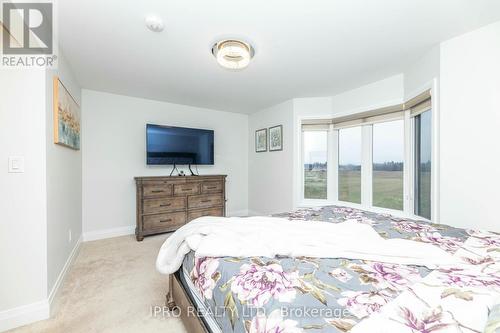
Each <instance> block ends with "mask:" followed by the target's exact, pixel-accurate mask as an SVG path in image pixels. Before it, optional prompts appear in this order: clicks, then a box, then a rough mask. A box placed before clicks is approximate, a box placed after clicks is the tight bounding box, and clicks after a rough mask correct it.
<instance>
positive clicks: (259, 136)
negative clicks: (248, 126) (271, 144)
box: [255, 128, 267, 153]
mask: <svg viewBox="0 0 500 333" xmlns="http://www.w3.org/2000/svg"><path fill="white" fill-rule="evenodd" d="M265 151H267V128H263V129H259V130H256V131H255V152H256V153H263V152H265Z"/></svg>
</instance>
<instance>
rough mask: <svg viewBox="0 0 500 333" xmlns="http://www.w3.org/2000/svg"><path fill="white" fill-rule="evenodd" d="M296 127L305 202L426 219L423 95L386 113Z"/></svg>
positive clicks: (427, 149) (427, 129)
mask: <svg viewBox="0 0 500 333" xmlns="http://www.w3.org/2000/svg"><path fill="white" fill-rule="evenodd" d="M315 122H316V123H315ZM302 124H303V125H302V159H303V173H302V175H303V199H304V200H305V203H307V200H314V201H315V202H316V201H323V202H324V203H325V204H340V205H342V204H345V205H351V204H352V205H355V206H359V207H362V208H368V209H369V208H373V209H374V210H382V211H384V210H387V211H401V212H404V213H405V214H407V215H416V216H420V217H423V218H426V219H431V212H432V207H431V206H432V200H431V197H432V184H431V183H432V181H431V179H432V177H431V166H432V162H431V161H432V150H433V146H432V144H433V141H432V111H431V102H430V93H429V92H426V93H425V94H422V95H421V96H417V98H415V100H413V101H409V102H407V103H406V104H401V105H397V106H394V107H391V108H385V109H383V110H374V111H367V112H363V113H361V114H354V115H348V116H343V117H339V118H334V119H321V120H312V119H308V120H304V121H303V123H302Z"/></svg>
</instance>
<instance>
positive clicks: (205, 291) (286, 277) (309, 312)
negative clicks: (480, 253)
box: [183, 206, 500, 333]
mask: <svg viewBox="0 0 500 333" xmlns="http://www.w3.org/2000/svg"><path fill="white" fill-rule="evenodd" d="M275 216H279V217H285V218H288V219H290V220H308V221H311V223H314V222H313V221H329V222H332V223H339V222H343V221H345V220H347V219H356V220H357V221H358V222H359V223H366V224H369V225H371V226H373V228H374V229H375V230H376V231H377V232H378V233H379V234H380V235H381V236H382V237H384V238H404V239H411V240H416V241H420V242H426V243H430V244H433V245H435V246H439V247H440V248H442V249H443V250H445V251H448V252H450V253H452V254H455V252H457V250H459V249H462V246H463V244H464V243H465V241H466V240H467V239H469V238H470V237H476V238H477V241H478V243H481V244H483V245H484V246H483V247H484V248H486V250H485V251H486V252H488V251H496V252H498V251H500V237H496V238H495V237H491V236H492V235H493V236H496V234H491V233H490V234H488V235H486V234H483V233H480V232H477V231H472V230H464V229H458V228H453V227H449V226H445V225H435V224H431V223H427V222H423V221H415V220H409V219H402V218H398V217H394V216H391V215H386V214H376V213H372V212H367V211H362V210H358V209H353V208H347V207H339V206H326V207H321V208H307V209H300V210H298V211H295V212H292V213H286V214H279V215H275ZM484 260H485V259H484V257H481V258H478V257H474V256H470V258H469V261H470V264H474V261H476V263H477V264H485V263H484V262H483V261H484ZM486 264H487V263H486ZM183 269H185V270H186V271H187V272H189V273H190V278H191V281H192V282H193V284H194V286H195V288H196V289H197V291H198V294H199V295H200V296H201V298H202V299H203V300H204V302H205V305H206V306H207V308H208V309H209V311H210V315H212V316H213V317H215V319H216V321H217V323H218V324H219V326H220V327H221V330H222V332H237V333H271V332H272V333H296V332H348V331H350V330H351V329H352V328H353V327H354V326H355V325H357V324H358V323H359V322H360V321H362V320H363V319H365V318H368V317H369V316H370V315H371V314H372V313H378V312H380V311H381V309H383V308H384V305H386V304H388V303H391V301H393V300H394V299H395V298H397V297H398V296H399V295H401V294H403V293H404V292H408V291H409V290H411V286H413V285H415V284H416V283H418V282H420V281H422V280H423V279H425V277H426V276H428V275H429V274H430V273H431V272H432V271H431V270H429V269H427V268H425V267H420V266H408V265H397V264H388V263H381V262H372V261H363V260H349V259H343V258H338V259H318V258H307V257H302V258H289V257H279V258H265V257H253V258H233V257H222V258H207V257H201V258H198V257H195V256H194V254H193V253H190V254H189V255H188V256H186V258H185V260H184V263H183ZM497 271H498V270H495V272H497ZM445 273H446V272H445ZM459 273H460V272H449V274H445V275H443V276H445V277H446V278H447V279H449V281H451V282H450V284H449V286H450V288H449V290H447V292H448V293H451V294H450V295H451V296H453V297H455V296H457V295H458V296H459V297H468V296H469V295H465V296H464V295H462V294H460V293H459V292H460V290H458V289H453V287H454V286H460V285H462V286H463V285H464V283H465V284H466V283H467V281H465V282H464V279H467V278H468V279H469V281H472V280H473V281H474V283H481V282H480V281H479V282H478V281H476V280H474V279H472V280H471V278H470V277H467V276H464V275H460V274H459ZM491 274H493V273H491ZM485 283H488V284H490V285H491V286H493V287H500V277H496V276H489V277H488V278H487V282H485ZM457 293H458V294H457ZM448 296H449V295H448ZM401 313H402V314H403V315H404V313H403V312H401ZM412 315H413V314H411V313H410V314H406V319H408V318H407V317H408V316H412ZM408 320H409V319H408ZM432 327H434V326H432ZM443 327H445V326H443ZM439 328H440V326H436V325H435V327H434V329H432V330H425V329H426V328H425V327H423V329H424V330H419V329H418V327H417V328H416V329H414V330H413V328H411V330H410V331H412V330H413V331H415V332H435V331H436V332H437V331H439Z"/></svg>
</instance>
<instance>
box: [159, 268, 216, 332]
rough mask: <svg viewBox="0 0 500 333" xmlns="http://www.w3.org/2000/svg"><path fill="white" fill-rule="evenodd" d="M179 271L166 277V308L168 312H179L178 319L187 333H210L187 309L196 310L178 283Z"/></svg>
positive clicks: (201, 321) (202, 322) (197, 317)
mask: <svg viewBox="0 0 500 333" xmlns="http://www.w3.org/2000/svg"><path fill="white" fill-rule="evenodd" d="M179 274H180V271H177V272H176V273H174V274H170V275H169V276H168V293H167V300H166V304H165V305H166V306H167V308H168V309H169V310H176V309H177V310H178V311H180V318H181V320H182V323H183V324H184V326H185V327H186V330H187V331H188V332H189V333H212V332H211V331H210V329H209V328H208V326H207V325H206V324H205V322H204V321H203V320H202V319H201V318H200V317H199V316H198V315H193V311H191V312H190V311H189V310H188V309H196V310H195V311H196V312H195V313H197V307H196V305H195V303H194V302H193V301H192V300H191V298H190V297H189V295H188V294H187V292H186V291H185V290H184V287H183V286H182V284H181V282H180V277H179Z"/></svg>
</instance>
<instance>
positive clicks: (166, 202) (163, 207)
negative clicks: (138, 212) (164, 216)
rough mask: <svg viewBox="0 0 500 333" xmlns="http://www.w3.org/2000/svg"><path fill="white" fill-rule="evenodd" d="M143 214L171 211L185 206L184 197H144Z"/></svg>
mask: <svg viewBox="0 0 500 333" xmlns="http://www.w3.org/2000/svg"><path fill="white" fill-rule="evenodd" d="M142 207H143V213H144V214H156V213H163V212H171V211H174V210H181V209H185V208H186V198H181V197H178V198H175V197H170V198H162V199H145V200H144V202H143V204H142Z"/></svg>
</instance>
